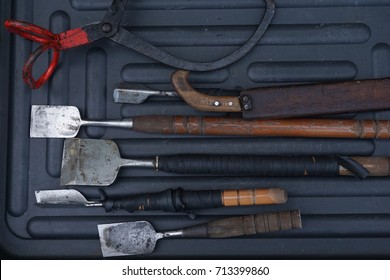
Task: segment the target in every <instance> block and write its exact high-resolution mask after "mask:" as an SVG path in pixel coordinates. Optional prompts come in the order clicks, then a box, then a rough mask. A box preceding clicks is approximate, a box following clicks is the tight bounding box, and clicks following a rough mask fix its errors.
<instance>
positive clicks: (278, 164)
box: [158, 155, 339, 176]
mask: <svg viewBox="0 0 390 280" xmlns="http://www.w3.org/2000/svg"><path fill="white" fill-rule="evenodd" d="M158 167H159V170H162V171H166V172H172V173H178V174H227V175H228V174H237V175H238V174H239V175H257V176H305V175H307V176H337V175H339V163H338V159H337V158H336V157H295V156H284V157H283V156H225V155H177V156H165V157H160V158H159V166H158Z"/></svg>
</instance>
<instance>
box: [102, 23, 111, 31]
mask: <svg viewBox="0 0 390 280" xmlns="http://www.w3.org/2000/svg"><path fill="white" fill-rule="evenodd" d="M111 30H112V25H111V24H110V23H108V22H105V23H103V25H102V31H103V32H104V33H110V32H111Z"/></svg>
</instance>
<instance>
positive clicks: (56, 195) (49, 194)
mask: <svg viewBox="0 0 390 280" xmlns="http://www.w3.org/2000/svg"><path fill="white" fill-rule="evenodd" d="M35 198H36V200H37V203H38V204H65V205H66V204H75V205H82V206H92V205H93V206H102V204H101V203H98V202H96V201H90V200H87V199H86V198H85V196H84V195H82V194H81V193H80V192H79V191H77V190H73V189H64V190H42V191H35Z"/></svg>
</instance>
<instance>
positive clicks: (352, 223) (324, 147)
mask: <svg viewBox="0 0 390 280" xmlns="http://www.w3.org/2000/svg"><path fill="white" fill-rule="evenodd" d="M109 4H110V0H99V1H93V0H68V1H59V0H53V1H45V0H35V1H23V0H15V1H1V4H0V5H1V22H3V21H4V19H6V18H14V19H19V20H25V21H29V22H33V23H34V24H37V25H40V26H42V27H45V28H50V29H51V30H52V31H54V32H62V31H64V30H67V29H70V28H75V27H78V26H81V25H84V24H87V23H91V22H94V21H99V20H101V19H102V18H103V15H104V13H105V9H106V8H107V7H108V6H109ZM263 11H264V2H263V1H262V0H240V1H236V0H214V1H206V0H191V1H188V0H167V1H158V0H129V3H128V5H127V9H126V12H125V16H124V19H123V21H122V25H124V26H126V28H128V29H129V30H131V31H132V32H134V33H135V34H137V35H138V36H140V37H141V38H142V39H144V40H146V41H148V42H150V43H152V44H154V45H156V46H158V47H161V48H163V49H164V50H166V51H167V52H169V53H171V54H174V55H176V56H178V57H181V58H186V59H189V60H195V61H206V60H212V59H216V58H219V57H222V56H224V55H226V54H228V53H230V52H231V51H233V50H234V49H237V48H238V47H239V46H240V45H241V44H243V43H244V42H245V40H246V39H247V38H248V37H249V36H250V35H251V33H252V32H253V31H254V30H255V28H256V26H257V24H258V22H259V20H260V18H261V15H262V13H263ZM389 17H390V1H387V0H375V1H369V0H360V1H355V0H321V1H320V0H310V1H309V0H302V1H289V0H276V14H275V18H274V20H273V21H272V23H271V26H270V28H269V30H268V31H267V33H266V35H265V36H264V38H263V39H262V40H261V42H260V43H259V44H258V46H256V48H255V49H254V50H253V51H252V52H250V53H249V55H247V56H246V57H245V58H244V59H242V60H241V61H239V62H237V63H235V64H233V65H231V66H230V67H227V68H224V69H220V70H216V71H213V72H210V73H193V74H191V82H192V84H193V85H194V87H196V88H224V89H231V90H233V89H246V88H253V87H264V86H269V85H280V84H293V83H301V82H316V81H329V80H333V81H336V80H348V79H369V78H381V77H389V76H390V34H389V32H388V30H387V29H386V28H384V26H385V25H386V24H388V21H389ZM0 32H1V33H0V35H1V37H2V38H3V39H4V41H3V40H2V43H1V44H0V48H1V53H0V59H1V67H2V69H6V71H2V73H1V75H0V82H1V85H2V87H3V94H1V95H0V106H1V110H0V116H1V117H0V129H1V131H2V136H1V140H0V144H1V145H0V156H1V161H0V167H1V168H0V172H1V174H0V175H1V176H0V178H1V181H0V183H1V184H0V191H1V193H0V207H1V210H0V211H1V221H0V226H1V227H0V233H1V236H2V238H1V240H0V245H1V247H2V248H3V250H5V251H7V252H8V253H9V254H12V255H17V256H19V257H37V258H101V252H100V244H99V240H98V234H97V227H96V225H97V224H99V223H110V222H113V223H114V222H123V221H132V220H148V221H150V222H151V223H152V224H153V226H154V227H155V228H156V229H157V230H165V229H174V228H178V227H183V226H189V225H194V224H197V223H201V222H205V221H208V220H210V219H212V218H216V217H220V216H228V215H243V214H255V213H262V212H268V211H279V210H293V209H300V210H301V213H302V223H303V229H302V230H297V231H291V232H280V233H272V234H265V235H261V236H260V235H258V236H251V237H243V238H235V239H230V240H225V239H224V240H206V239H186V240H163V241H160V242H159V243H158V245H157V247H156V250H155V252H154V254H153V255H150V256H148V257H149V258H175V257H179V256H180V257H181V258H186V257H187V258H192V257H203V258H213V257H222V258H229V257H231V258H233V257H237V256H238V257H246V258H267V257H268V258H270V257H272V258H285V257H292V258H299V257H300V258H305V257H311V258H316V257H318V258H320V257H334V256H336V257H352V258H358V257H362V256H366V257H367V256H370V257H385V256H387V257H388V256H389V255H390V188H389V183H390V178H368V179H365V180H364V181H360V180H358V179H356V178H353V177H345V178H331V177H329V178H328V177H326V178H309V177H304V178H276V177H268V178H266V177H239V176H229V177H219V176H194V175H191V176H186V175H174V174H168V173H164V172H154V171H153V170H141V169H122V170H121V171H120V173H119V178H118V180H117V181H116V182H115V183H114V185H112V186H110V187H108V188H107V190H106V191H107V194H108V195H117V196H120V195H131V194H139V193H145V192H159V191H163V190H165V189H167V188H177V187H182V188H184V189H188V190H189V189H192V190H201V189H214V190H216V189H221V188H226V189H233V188H242V189H244V188H255V187H283V188H285V189H286V190H287V192H288V194H289V198H290V199H289V201H288V203H287V204H285V205H278V206H256V207H239V208H233V207H232V208H225V209H212V210H199V211H196V213H197V218H196V219H195V220H191V219H189V218H188V217H187V216H186V215H183V214H166V213H162V212H151V213H142V212H137V213H135V214H133V215H128V214H127V213H126V212H124V211H117V212H114V211H113V212H110V213H105V212H104V209H101V208H81V207H66V208H64V207H52V208H42V207H38V206H36V205H35V204H34V203H35V197H34V191H35V190H40V189H58V188H61V187H60V185H59V176H60V168H61V157H62V146H63V140H61V139H30V138H29V122H30V108H31V105H33V104H52V105H67V104H69V105H74V106H77V107H78V108H79V109H80V111H81V114H82V116H83V117H84V118H85V119H95V120H103V119H118V118H126V117H132V116H140V115H147V114H163V115H174V114H183V115H185V114H191V115H201V114H204V115H223V114H206V113H201V112H197V111H195V110H193V109H191V108H189V107H188V106H187V105H185V104H184V103H183V102H182V101H181V100H179V99H167V98H165V99H164V98H154V99H151V100H148V101H147V102H145V103H143V104H142V105H129V104H115V103H114V102H113V101H112V92H113V89H114V88H115V87H116V86H117V85H119V84H120V83H121V82H128V83H134V84H136V85H137V86H138V87H148V88H151V89H163V90H167V89H172V86H171V85H170V80H169V78H170V75H171V73H172V72H173V71H174V69H172V68H170V67H166V66H163V65H161V64H158V63H156V62H154V61H152V60H151V59H148V58H146V57H144V56H142V55H140V54H138V53H135V52H134V51H132V50H128V49H126V48H124V47H122V46H119V45H117V44H115V43H113V42H111V41H109V40H101V41H98V42H96V43H94V44H92V45H88V46H83V47H80V48H76V49H71V50H67V51H65V52H63V53H62V54H61V59H60V65H59V67H58V69H57V70H56V72H55V74H54V76H53V77H52V79H51V80H50V82H49V83H48V84H47V85H46V86H44V87H42V88H41V89H39V90H36V91H31V90H30V89H28V88H27V87H26V86H25V85H24V83H23V81H22V78H21V71H22V68H23V64H24V63H25V61H26V60H27V58H28V56H29V54H30V53H31V52H32V51H33V49H35V48H36V47H37V46H36V45H35V44H32V43H31V42H29V41H25V40H24V39H21V38H16V37H14V36H10V34H8V33H7V32H6V31H5V30H4V28H1V29H0ZM48 63H49V60H48V56H42V58H41V59H40V60H39V61H38V62H37V64H36V65H35V72H36V73H35V76H38V74H39V73H42V72H43V71H44V70H45V68H46V67H47V65H48ZM343 117H345V118H361V119H362V118H370V119H390V111H381V112H375V113H373V112H368V113H361V114H349V115H344V116H343ZM78 136H79V137H88V138H103V139H114V140H116V142H117V143H118V145H119V148H120V150H121V154H122V156H123V157H132V156H134V157H139V156H144V157H148V156H156V155H158V156H163V155H174V154H190V153H192V154H208V155H211V154H226V155H228V154H235V155H239V154H263V155H321V154H322V155H324V154H344V155H375V156H390V149H389V148H390V144H389V142H388V141H379V140H378V141H376V140H375V141H371V140H340V139H326V140H322V139H288V138H284V139H282V138H221V137H196V138H195V137H190V136H183V137H178V136H163V135H149V134H141V133H136V132H133V131H123V130H120V129H109V128H82V129H81V131H80V134H79V135H78ZM76 188H77V189H79V190H81V191H82V192H83V193H84V194H85V195H87V196H89V197H91V198H94V197H95V198H97V197H98V195H99V194H98V191H97V188H95V187H76Z"/></svg>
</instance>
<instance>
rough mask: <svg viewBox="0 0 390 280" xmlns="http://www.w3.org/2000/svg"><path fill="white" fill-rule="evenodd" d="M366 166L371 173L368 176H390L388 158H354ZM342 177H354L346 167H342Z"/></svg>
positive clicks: (389, 161)
mask: <svg viewBox="0 0 390 280" xmlns="http://www.w3.org/2000/svg"><path fill="white" fill-rule="evenodd" d="M352 159H353V160H355V161H357V162H358V163H360V164H361V165H363V166H364V168H366V169H367V170H368V172H369V174H368V176H389V175H390V159H389V158H386V157H352ZM340 175H352V174H351V172H349V171H348V170H347V169H345V168H344V167H342V166H341V167H340Z"/></svg>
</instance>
